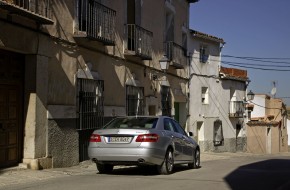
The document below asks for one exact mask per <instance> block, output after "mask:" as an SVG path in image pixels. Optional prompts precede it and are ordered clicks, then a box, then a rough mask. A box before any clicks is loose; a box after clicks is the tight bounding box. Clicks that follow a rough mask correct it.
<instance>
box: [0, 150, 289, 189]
mask: <svg viewBox="0 0 290 190" xmlns="http://www.w3.org/2000/svg"><path fill="white" fill-rule="evenodd" d="M288 155H289V154H288ZM243 156H244V157H249V156H263V155H255V154H249V153H242V152H241V153H239V152H238V153H228V152H224V153H212V152H211V153H208V152H202V153H201V163H204V162H207V161H210V160H220V159H229V158H233V157H243ZM88 173H97V169H96V165H95V164H94V163H93V162H91V161H90V160H88V161H84V162H81V163H80V164H79V165H77V166H73V167H68V168H52V169H45V170H31V169H24V168H21V167H13V168H8V169H4V170H0V189H5V186H9V185H12V184H24V183H31V182H34V181H42V180H48V179H53V178H57V177H65V176H75V175H85V174H88Z"/></svg>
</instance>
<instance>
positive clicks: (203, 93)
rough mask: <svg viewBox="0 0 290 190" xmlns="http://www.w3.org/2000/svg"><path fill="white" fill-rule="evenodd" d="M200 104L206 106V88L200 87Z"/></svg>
mask: <svg viewBox="0 0 290 190" xmlns="http://www.w3.org/2000/svg"><path fill="white" fill-rule="evenodd" d="M201 102H202V103H203V104H208V87H201Z"/></svg>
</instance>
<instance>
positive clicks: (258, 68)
mask: <svg viewBox="0 0 290 190" xmlns="http://www.w3.org/2000/svg"><path fill="white" fill-rule="evenodd" d="M224 64H226V65H231V66H237V67H242V68H247V69H257V70H263V71H280V72H289V71H290V70H285V69H265V68H260V67H249V66H242V65H240V64H234V63H224Z"/></svg>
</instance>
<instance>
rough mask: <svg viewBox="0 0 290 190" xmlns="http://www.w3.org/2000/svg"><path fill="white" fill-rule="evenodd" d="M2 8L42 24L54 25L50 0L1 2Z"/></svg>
mask: <svg viewBox="0 0 290 190" xmlns="http://www.w3.org/2000/svg"><path fill="white" fill-rule="evenodd" d="M0 8H3V9H6V10H8V11H9V12H10V13H13V14H18V15H21V16H24V17H27V18H29V19H32V20H35V21H37V22H38V23H41V24H53V21H52V20H51V10H50V0H0Z"/></svg>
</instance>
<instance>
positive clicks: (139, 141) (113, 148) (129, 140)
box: [88, 116, 200, 174]
mask: <svg viewBox="0 0 290 190" xmlns="http://www.w3.org/2000/svg"><path fill="white" fill-rule="evenodd" d="M190 135H191V136H192V133H189V135H188V134H187V133H186V132H185V130H184V129H183V128H182V127H181V126H180V124H179V123H178V122H177V121H175V120H174V119H172V118H170V117H167V116H156V117H155V116H143V117H140V116H136V117H135V116H127V117H118V118H115V119H113V120H112V121H111V122H109V123H108V124H107V125H105V126H104V127H103V128H101V129H98V130H95V131H94V132H93V133H92V135H91V137H90V144H89V147H88V155H89V158H90V159H92V160H93V161H94V162H95V163H96V165H97V169H98V171H99V173H110V172H112V170H113V167H114V166H115V165H155V166H157V169H158V171H159V173H160V174H171V173H172V172H173V168H174V165H176V164H188V167H189V168H191V169H193V168H198V167H199V166H200V148H199V145H198V144H197V143H196V142H195V141H194V140H193V139H192V138H191V137H190Z"/></svg>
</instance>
